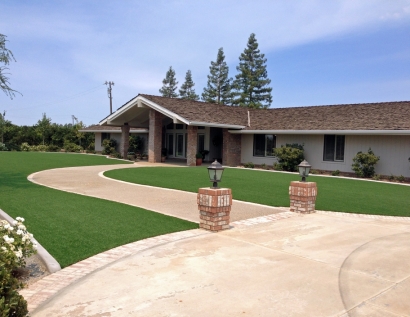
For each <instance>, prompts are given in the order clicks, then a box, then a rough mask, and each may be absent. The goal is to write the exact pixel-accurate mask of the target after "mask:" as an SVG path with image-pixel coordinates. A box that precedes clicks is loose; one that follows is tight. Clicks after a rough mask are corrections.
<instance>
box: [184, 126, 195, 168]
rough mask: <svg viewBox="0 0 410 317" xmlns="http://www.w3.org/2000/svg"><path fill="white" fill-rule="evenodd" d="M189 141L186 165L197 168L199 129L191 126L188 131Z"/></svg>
mask: <svg viewBox="0 0 410 317" xmlns="http://www.w3.org/2000/svg"><path fill="white" fill-rule="evenodd" d="M187 132H188V133H187V136H188V141H187V147H188V148H187V151H186V165H188V166H196V157H195V155H196V153H197V146H198V142H197V138H198V127H194V126H191V125H189V126H188V131H187Z"/></svg>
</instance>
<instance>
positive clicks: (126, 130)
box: [120, 123, 130, 158]
mask: <svg viewBox="0 0 410 317" xmlns="http://www.w3.org/2000/svg"><path fill="white" fill-rule="evenodd" d="M129 143H130V126H129V125H128V123H124V125H123V126H122V127H121V144H120V154H121V156H122V157H123V158H127V155H128V147H129Z"/></svg>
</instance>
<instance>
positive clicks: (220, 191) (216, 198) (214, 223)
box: [197, 187, 232, 232]
mask: <svg viewBox="0 0 410 317" xmlns="http://www.w3.org/2000/svg"><path fill="white" fill-rule="evenodd" d="M197 202H198V209H199V227H200V228H202V229H206V230H209V231H213V232H218V231H221V230H225V229H229V216H230V212H231V206H232V190H231V189H230V188H217V189H213V188H209V187H206V188H200V189H199V192H198V197H197Z"/></svg>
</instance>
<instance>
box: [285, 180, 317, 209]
mask: <svg viewBox="0 0 410 317" xmlns="http://www.w3.org/2000/svg"><path fill="white" fill-rule="evenodd" d="M316 196H317V186H316V183H315V182H290V186H289V198H290V211H293V212H297V213H304V214H310V213H313V212H315V204H316Z"/></svg>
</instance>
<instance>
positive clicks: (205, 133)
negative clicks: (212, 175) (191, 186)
mask: <svg viewBox="0 0 410 317" xmlns="http://www.w3.org/2000/svg"><path fill="white" fill-rule="evenodd" d="M100 125H103V126H104V125H106V126H117V127H121V142H120V146H119V148H120V153H121V155H122V156H123V157H126V156H127V153H128V147H129V135H130V128H144V129H148V144H147V145H148V146H147V148H148V151H147V155H148V161H149V162H150V163H159V162H161V157H162V156H164V155H166V156H167V157H168V158H169V159H172V160H175V161H185V162H186V165H188V166H195V165H196V154H197V153H201V154H203V157H204V158H203V159H204V161H205V162H211V161H214V160H218V161H219V162H220V163H223V164H224V165H229V166H236V165H239V164H240V157H241V135H237V134H231V133H229V132H228V129H232V126H226V127H224V126H223V125H221V124H213V123H212V122H195V121H190V120H187V119H186V118H184V117H182V116H180V115H179V114H177V113H175V112H172V111H170V110H169V109H167V108H165V107H162V106H161V105H158V104H155V103H153V102H152V101H150V100H147V99H145V98H143V97H140V96H137V97H136V98H134V99H133V100H131V101H129V102H128V103H127V104H125V105H124V106H123V107H121V108H119V109H118V110H117V111H116V112H114V113H113V114H111V115H110V116H108V117H107V118H105V119H104V120H102V121H101V122H100Z"/></svg>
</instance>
